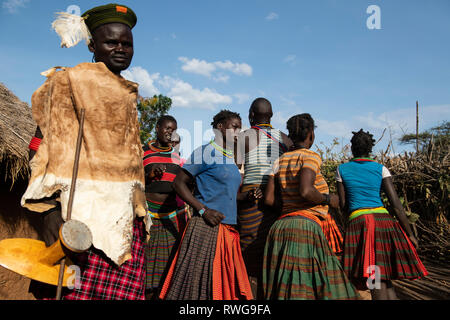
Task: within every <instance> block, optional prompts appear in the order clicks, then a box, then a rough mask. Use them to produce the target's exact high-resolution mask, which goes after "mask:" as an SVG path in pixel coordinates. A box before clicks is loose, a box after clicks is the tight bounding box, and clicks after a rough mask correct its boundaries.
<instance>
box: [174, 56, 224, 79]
mask: <svg viewBox="0 0 450 320" xmlns="http://www.w3.org/2000/svg"><path fill="white" fill-rule="evenodd" d="M178 60H180V61H181V62H183V63H184V64H183V66H182V67H181V69H183V71H186V72H190V73H195V74H200V75H202V76H206V77H211V75H212V73H213V72H214V71H216V69H217V68H216V66H215V65H214V64H213V63H210V62H206V61H205V60H198V59H195V58H194V59H191V60H189V59H188V58H186V57H179V58H178Z"/></svg>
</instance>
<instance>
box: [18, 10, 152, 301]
mask: <svg viewBox="0 0 450 320" xmlns="http://www.w3.org/2000/svg"><path fill="white" fill-rule="evenodd" d="M136 22H137V18H136V15H135V13H134V12H133V11H132V10H131V9H130V8H128V7H126V6H122V5H117V4H109V5H105V6H100V7H96V8H93V9H91V10H89V11H87V12H86V13H84V14H83V15H82V16H81V17H78V16H74V15H70V14H67V13H61V14H60V16H59V17H58V18H57V19H56V20H55V22H54V23H53V25H52V26H53V28H54V29H55V31H56V32H57V33H58V34H59V35H60V37H61V39H62V46H66V47H70V46H73V45H75V44H76V43H78V42H79V41H80V40H82V39H85V40H86V41H87V43H88V48H89V50H90V51H91V52H92V53H93V54H94V59H95V63H81V64H79V65H77V66H75V67H73V68H52V69H50V70H49V71H47V72H45V73H44V75H46V76H47V81H46V82H45V83H44V84H43V85H42V86H41V87H40V88H39V89H38V90H37V91H36V92H35V93H34V94H33V97H32V110H33V118H34V119H35V121H36V123H37V124H38V130H37V134H36V137H35V138H33V140H32V142H31V143H30V149H33V152H32V153H33V154H32V155H33V157H32V160H31V161H30V166H31V169H32V174H31V179H30V182H29V185H28V188H27V190H26V192H25V194H24V195H23V197H22V206H24V207H26V208H28V209H29V210H31V211H36V212H40V213H41V214H43V216H44V219H45V221H46V223H47V226H46V227H47V228H46V233H45V234H44V236H43V238H44V240H45V241H46V244H47V245H49V244H51V243H52V241H54V240H56V238H57V230H58V228H59V226H60V225H61V223H62V222H63V220H66V219H67V204H68V198H69V193H70V187H71V179H72V170H73V165H74V155H75V149H76V141H77V136H78V129H79V120H80V109H82V108H84V109H85V122H84V130H83V140H82V148H81V153H80V160H79V169H78V177H77V181H76V187H75V193H74V200H73V206H72V219H75V220H79V221H81V222H83V223H85V224H86V225H87V226H88V227H89V229H90V230H91V233H92V237H93V247H92V248H91V249H90V250H88V251H87V252H85V253H82V254H76V255H74V257H71V259H72V260H73V262H74V263H75V264H76V265H77V266H79V267H80V270H81V275H80V279H79V280H80V281H79V282H78V283H77V285H76V288H75V289H73V290H68V289H67V290H66V291H64V292H63V299H74V300H78V299H83V300H86V299H100V300H113V299H114V300H115V299H126V300H134V299H145V294H144V291H145V278H146V277H145V270H146V268H145V256H144V241H145V238H146V231H145V230H146V229H147V228H148V227H147V228H146V227H145V223H146V222H147V219H146V203H145V193H144V192H145V182H144V169H143V164H142V157H143V152H142V147H141V143H140V139H139V124H138V114H137V110H136V102H137V91H138V86H137V84H136V83H133V82H130V81H127V80H125V79H124V78H122V77H121V76H120V73H121V71H123V70H125V69H127V68H128V67H129V65H130V64H131V60H132V57H133V53H134V51H133V35H132V31H131V30H132V28H133V27H134V26H135V25H136ZM58 69H62V70H58ZM39 138H42V139H39ZM35 151H36V153H35V154H34V152H35ZM57 202H59V203H60V210H54V209H53V207H55V204H56V203H57ZM59 203H58V206H59ZM58 220H59V221H58Z"/></svg>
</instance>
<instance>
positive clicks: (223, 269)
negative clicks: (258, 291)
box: [213, 224, 253, 300]
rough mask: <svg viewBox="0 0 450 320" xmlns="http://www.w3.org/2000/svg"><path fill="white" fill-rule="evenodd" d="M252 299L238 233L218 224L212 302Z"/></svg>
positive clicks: (227, 226)
mask: <svg viewBox="0 0 450 320" xmlns="http://www.w3.org/2000/svg"><path fill="white" fill-rule="evenodd" d="M252 299H253V294H252V289H251V287H250V282H249V280H248V276H247V271H246V268H245V263H244V260H243V259H242V253H241V246H240V244H239V233H238V232H237V231H236V229H234V227H232V226H230V225H226V224H220V225H219V234H218V236H217V245H216V254H215V257H214V262H213V300H252Z"/></svg>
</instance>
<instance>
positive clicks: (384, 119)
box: [354, 104, 450, 134]
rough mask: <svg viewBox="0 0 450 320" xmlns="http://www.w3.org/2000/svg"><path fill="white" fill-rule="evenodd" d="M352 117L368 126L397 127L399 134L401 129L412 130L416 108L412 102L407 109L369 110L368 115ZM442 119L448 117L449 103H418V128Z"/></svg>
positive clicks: (426, 126) (449, 117)
mask: <svg viewBox="0 0 450 320" xmlns="http://www.w3.org/2000/svg"><path fill="white" fill-rule="evenodd" d="M354 118H355V120H357V121H358V122H360V123H361V124H363V125H365V126H367V127H368V128H374V129H384V128H387V127H392V128H396V129H399V133H401V134H403V131H405V132H408V133H411V132H414V131H415V128H416V109H415V106H414V104H413V106H412V107H411V108H409V109H406V108H402V109H396V110H392V111H388V112H383V113H381V114H378V115H376V114H374V113H373V112H370V113H369V114H368V115H365V116H355V117H354ZM443 119H450V104H444V105H431V106H424V107H421V106H420V105H419V130H422V129H427V128H429V127H431V126H434V125H436V124H438V123H439V122H440V121H442V120H443Z"/></svg>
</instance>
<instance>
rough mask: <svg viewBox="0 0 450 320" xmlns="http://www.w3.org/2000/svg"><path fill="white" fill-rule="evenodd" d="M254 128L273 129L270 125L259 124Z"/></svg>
mask: <svg viewBox="0 0 450 320" xmlns="http://www.w3.org/2000/svg"><path fill="white" fill-rule="evenodd" d="M254 127H262V128H270V129H273V127H272V125H271V124H270V123H260V124H256V125H254Z"/></svg>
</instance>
